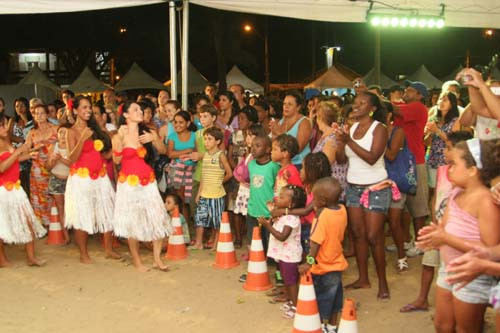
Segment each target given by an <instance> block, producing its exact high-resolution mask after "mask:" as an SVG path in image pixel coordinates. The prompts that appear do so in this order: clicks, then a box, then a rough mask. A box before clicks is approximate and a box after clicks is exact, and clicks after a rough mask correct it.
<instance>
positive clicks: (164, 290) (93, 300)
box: [0, 238, 494, 333]
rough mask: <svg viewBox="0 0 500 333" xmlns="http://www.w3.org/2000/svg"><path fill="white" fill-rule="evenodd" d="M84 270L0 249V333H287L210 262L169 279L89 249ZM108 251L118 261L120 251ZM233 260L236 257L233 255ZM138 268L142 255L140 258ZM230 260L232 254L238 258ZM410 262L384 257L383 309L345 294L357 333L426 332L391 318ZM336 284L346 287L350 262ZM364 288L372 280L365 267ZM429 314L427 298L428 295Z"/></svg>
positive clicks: (409, 284) (176, 267)
mask: <svg viewBox="0 0 500 333" xmlns="http://www.w3.org/2000/svg"><path fill="white" fill-rule="evenodd" d="M89 247H90V255H91V257H92V258H93V259H94V264H91V265H83V264H80V263H79V262H78V251H77V249H76V247H75V246H74V245H70V246H66V247H59V246H48V245H45V240H40V241H38V242H37V251H38V254H39V256H40V257H41V258H43V259H47V261H48V263H47V265H46V266H45V267H42V268H31V267H27V266H26V264H25V257H24V250H23V247H21V246H6V252H7V255H8V257H9V259H10V260H11V261H12V262H13V263H14V264H15V265H14V267H12V268H5V269H0V295H1V296H0V297H1V303H0V304H1V305H0V309H1V310H0V331H1V332H3V333H7V332H16V333H22V332H29V333H34V332H107V333H109V332H147V331H157V332H159V331H163V332H242V333H246V332H252V333H253V332H269V333H273V332H290V331H291V330H292V326H293V321H292V320H287V319H283V318H282V317H281V312H280V310H279V308H278V307H279V306H278V305H272V304H269V303H268V298H267V297H266V296H265V295H264V293H263V292H247V291H245V290H243V288H242V284H241V283H240V282H238V277H239V276H240V275H241V274H242V273H244V272H245V269H246V263H244V262H243V263H241V265H240V266H238V267H236V268H233V269H231V270H217V269H214V268H213V267H212V263H213V261H214V258H215V255H214V254H213V253H210V252H209V251H196V252H190V256H189V258H188V259H186V260H183V261H175V262H169V264H170V265H171V268H172V271H170V272H167V273H165V272H160V271H154V270H152V271H150V272H147V273H142V274H141V273H138V272H136V271H135V270H134V268H133V266H132V265H130V261H126V262H117V261H111V260H106V259H104V256H103V252H102V249H101V245H100V243H99V241H98V239H97V238H96V239H91V240H90V242H89ZM118 251H120V252H121V253H124V254H127V255H128V252H127V250H126V248H125V246H123V245H122V246H121V247H120V248H119V249H118ZM239 252H240V251H239ZM142 254H143V257H144V258H145V263H146V264H147V265H149V266H151V264H152V260H151V254H150V253H149V252H148V251H147V250H144V251H143V252H142ZM238 257H239V254H238ZM420 260H421V258H420V257H418V258H414V259H410V260H409V263H410V270H409V271H408V272H406V273H404V274H402V275H399V274H397V273H396V270H395V267H394V265H393V263H394V262H395V258H394V255H393V254H388V263H389V264H388V279H389V286H390V288H391V296H392V298H391V300H390V301H389V302H387V303H381V302H378V301H377V300H376V292H377V290H376V288H372V289H370V290H357V291H348V292H346V293H345V297H352V298H354V299H355V300H356V302H357V303H358V313H357V315H358V323H359V332H387V333H389V332H408V333H411V332H419V333H421V332H433V331H434V329H433V325H432V321H431V320H432V314H433V308H431V309H430V311H429V312H419V313H412V314H402V313H399V308H400V307H401V306H403V305H405V304H406V303H408V302H409V301H412V300H413V299H414V298H415V297H416V295H417V292H418V289H419V284H420ZM349 263H350V267H349V269H348V270H347V271H346V273H345V274H344V276H343V281H344V284H345V283H347V282H350V281H352V280H354V279H355V278H356V276H357V275H356V274H357V273H356V267H355V264H354V259H353V258H350V259H349ZM370 264H371V267H370V274H371V276H372V285H374V286H376V277H375V272H374V269H373V263H372V262H371V263H370ZM430 301H431V304H432V303H434V297H433V295H431V298H430ZM493 319H494V314H493V312H492V311H491V310H488V313H487V321H488V322H487V327H486V330H485V331H486V332H494V326H493V324H492V323H493Z"/></svg>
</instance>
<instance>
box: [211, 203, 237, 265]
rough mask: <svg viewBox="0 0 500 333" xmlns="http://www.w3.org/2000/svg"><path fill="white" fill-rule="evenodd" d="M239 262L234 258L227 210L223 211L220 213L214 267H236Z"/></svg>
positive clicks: (234, 253)
mask: <svg viewBox="0 0 500 333" xmlns="http://www.w3.org/2000/svg"><path fill="white" fill-rule="evenodd" d="M239 264H240V263H239V262H238V261H237V260H236V252H235V251H234V245H233V235H232V234H231V226H230V225H229V216H228V214H227V212H224V213H222V221H221V224H220V231H219V240H218V242H217V255H216V256H215V264H214V267H216V268H223V269H228V268H233V267H236V266H238V265H239Z"/></svg>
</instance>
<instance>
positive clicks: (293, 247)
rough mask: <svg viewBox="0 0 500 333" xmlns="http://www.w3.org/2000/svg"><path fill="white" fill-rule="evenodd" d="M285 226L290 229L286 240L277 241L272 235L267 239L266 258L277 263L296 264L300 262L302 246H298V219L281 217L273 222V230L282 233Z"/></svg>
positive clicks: (296, 217)
mask: <svg viewBox="0 0 500 333" xmlns="http://www.w3.org/2000/svg"><path fill="white" fill-rule="evenodd" d="M285 226H289V227H290V228H292V231H291V232H290V235H289V236H288V238H287V239H286V240H284V241H283V242H282V241H279V240H277V239H276V238H275V237H274V236H273V235H272V234H271V235H270V237H269V247H268V249H267V256H268V257H270V258H273V259H275V260H277V261H284V262H288V263H296V262H300V261H301V260H302V245H301V244H300V218H299V217H298V216H295V215H283V216H282V217H280V218H279V219H278V221H276V222H274V224H273V228H274V229H276V230H277V231H279V232H283V229H284V228H285Z"/></svg>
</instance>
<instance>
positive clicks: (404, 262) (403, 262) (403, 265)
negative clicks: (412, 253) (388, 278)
mask: <svg viewBox="0 0 500 333" xmlns="http://www.w3.org/2000/svg"><path fill="white" fill-rule="evenodd" d="M397 265H398V271H399V272H400V273H401V272H404V271H406V270H407V269H408V258H407V257H404V258H401V259H398V263H397Z"/></svg>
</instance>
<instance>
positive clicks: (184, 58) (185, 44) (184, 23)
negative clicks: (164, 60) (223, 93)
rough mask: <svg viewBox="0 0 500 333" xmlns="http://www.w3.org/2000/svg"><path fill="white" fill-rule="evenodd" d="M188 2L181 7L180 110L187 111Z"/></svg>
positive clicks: (187, 0) (185, 1) (186, 0)
mask: <svg viewBox="0 0 500 333" xmlns="http://www.w3.org/2000/svg"><path fill="white" fill-rule="evenodd" d="M188 36H189V0H184V5H183V7H182V58H181V61H182V64H181V66H182V109H183V110H187V109H188V93H189V91H188V80H189V77H188V59H189V57H188V52H189V41H188Z"/></svg>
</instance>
